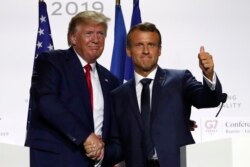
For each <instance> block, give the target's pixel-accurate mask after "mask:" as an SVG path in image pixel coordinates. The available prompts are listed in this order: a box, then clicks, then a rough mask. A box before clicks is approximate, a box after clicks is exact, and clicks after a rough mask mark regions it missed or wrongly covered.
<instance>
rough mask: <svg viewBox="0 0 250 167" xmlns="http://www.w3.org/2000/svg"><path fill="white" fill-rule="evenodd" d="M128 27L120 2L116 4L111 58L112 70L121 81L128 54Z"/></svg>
mask: <svg viewBox="0 0 250 167" xmlns="http://www.w3.org/2000/svg"><path fill="white" fill-rule="evenodd" d="M126 34H127V32H126V27H125V23H124V18H123V14H122V9H121V5H120V4H116V6H115V31H114V46H113V54H112V60H111V67H110V71H111V72H112V73H113V74H114V75H115V76H116V77H117V78H118V79H119V81H120V83H123V80H124V70H125V69H124V68H125V60H126V57H127V54H126Z"/></svg>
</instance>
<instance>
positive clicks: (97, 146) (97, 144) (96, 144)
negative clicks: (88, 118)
mask: <svg viewBox="0 0 250 167" xmlns="http://www.w3.org/2000/svg"><path fill="white" fill-rule="evenodd" d="M104 146H105V144H104V142H103V141H102V138H101V136H98V135H96V134H94V133H91V134H90V135H89V137H88V138H87V139H86V140H85V142H84V143H83V147H84V149H85V151H86V156H87V157H89V158H91V159H92V160H96V161H100V160H101V159H103V157H104Z"/></svg>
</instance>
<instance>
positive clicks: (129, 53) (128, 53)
mask: <svg viewBox="0 0 250 167" xmlns="http://www.w3.org/2000/svg"><path fill="white" fill-rule="evenodd" d="M126 52H127V56H128V57H131V51H130V49H129V48H128V47H126Z"/></svg>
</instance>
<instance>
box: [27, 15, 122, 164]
mask: <svg viewBox="0 0 250 167" xmlns="http://www.w3.org/2000/svg"><path fill="white" fill-rule="evenodd" d="M108 21H109V18H107V17H106V16H104V15H103V14H102V13H97V12H93V11H84V12H81V13H79V14H77V15H76V16H74V17H73V18H72V19H71V21H70V23H69V29H68V43H69V45H70V46H71V47H70V48H69V49H68V50H55V51H51V52H45V53H42V54H41V55H39V57H38V58H37V60H36V64H35V71H36V73H35V75H34V76H33V79H32V86H31V89H30V95H31V103H32V104H31V106H32V108H31V111H30V112H29V114H28V121H27V137H26V142H25V145H26V146H29V147H30V161H31V164H30V166H31V167H56V166H58V167H90V166H100V164H101V162H102V161H99V160H102V159H103V156H104V154H103V153H104V151H103V147H104V142H105V140H106V137H107V131H108V130H109V129H110V119H109V118H110V113H109V112H110V95H109V93H110V91H111V90H113V89H114V88H116V87H117V86H118V85H119V83H118V80H117V79H116V78H115V77H114V76H113V75H112V74H111V73H110V72H109V71H108V70H107V69H105V68H104V67H103V66H101V65H100V64H98V63H97V62H96V60H97V59H98V58H99V57H100V56H101V54H102V52H103V49H104V44H105V37H106V33H107V22H108ZM85 66H86V67H85ZM87 67H88V68H89V69H87ZM86 146H88V148H89V149H91V150H92V151H93V152H91V153H90V154H86ZM94 160H95V161H94Z"/></svg>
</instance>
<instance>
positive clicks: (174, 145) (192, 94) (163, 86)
mask: <svg viewBox="0 0 250 167" xmlns="http://www.w3.org/2000/svg"><path fill="white" fill-rule="evenodd" d="M127 53H128V55H129V56H130V57H131V58H132V61H133V63H134V69H135V78H134V79H133V80H131V81H128V82H127V83H125V84H124V85H122V86H121V87H119V88H117V89H115V90H114V91H112V108H113V113H112V117H113V118H112V130H111V138H110V140H109V141H108V142H107V143H106V146H107V147H106V148H105V149H106V152H105V155H108V154H109V153H112V154H113V155H114V157H117V158H121V157H123V158H124V159H125V163H126V166H128V167H159V166H160V167H180V147H181V146H184V145H187V144H192V143H194V139H193V137H192V134H191V132H190V130H189V118H190V114H191V107H192V106H194V107H196V108H208V107H216V106H218V105H219V104H220V97H221V96H222V87H221V84H220V81H219V80H218V78H217V76H216V74H215V72H214V62H213V59H212V56H211V55H210V54H209V53H208V52H206V51H205V49H204V47H201V48H200V52H199V54H198V59H199V65H200V68H201V70H202V73H203V75H204V77H203V83H201V82H199V81H197V80H196V79H195V77H194V76H193V75H192V74H191V72H190V71H188V70H175V69H162V68H160V67H159V66H158V63H157V62H158V58H159V56H160V55H161V34H160V32H159V30H158V29H157V28H156V27H155V25H154V24H151V23H141V24H138V25H136V26H135V27H133V28H132V29H131V30H130V31H129V33H128V35H127ZM145 78H147V79H146V80H147V82H148V83H147V84H146V83H145V82H144V81H145ZM144 84H145V86H143V85H144ZM146 85H147V86H148V88H146V87H147V86H146ZM144 88H145V89H144ZM146 89H148V90H149V93H146V94H145V92H147V91H145V90H146ZM142 94H143V95H142ZM146 96H148V100H149V101H148V102H145V97H146ZM145 111H149V114H145V113H147V112H145ZM149 146H151V147H149Z"/></svg>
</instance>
